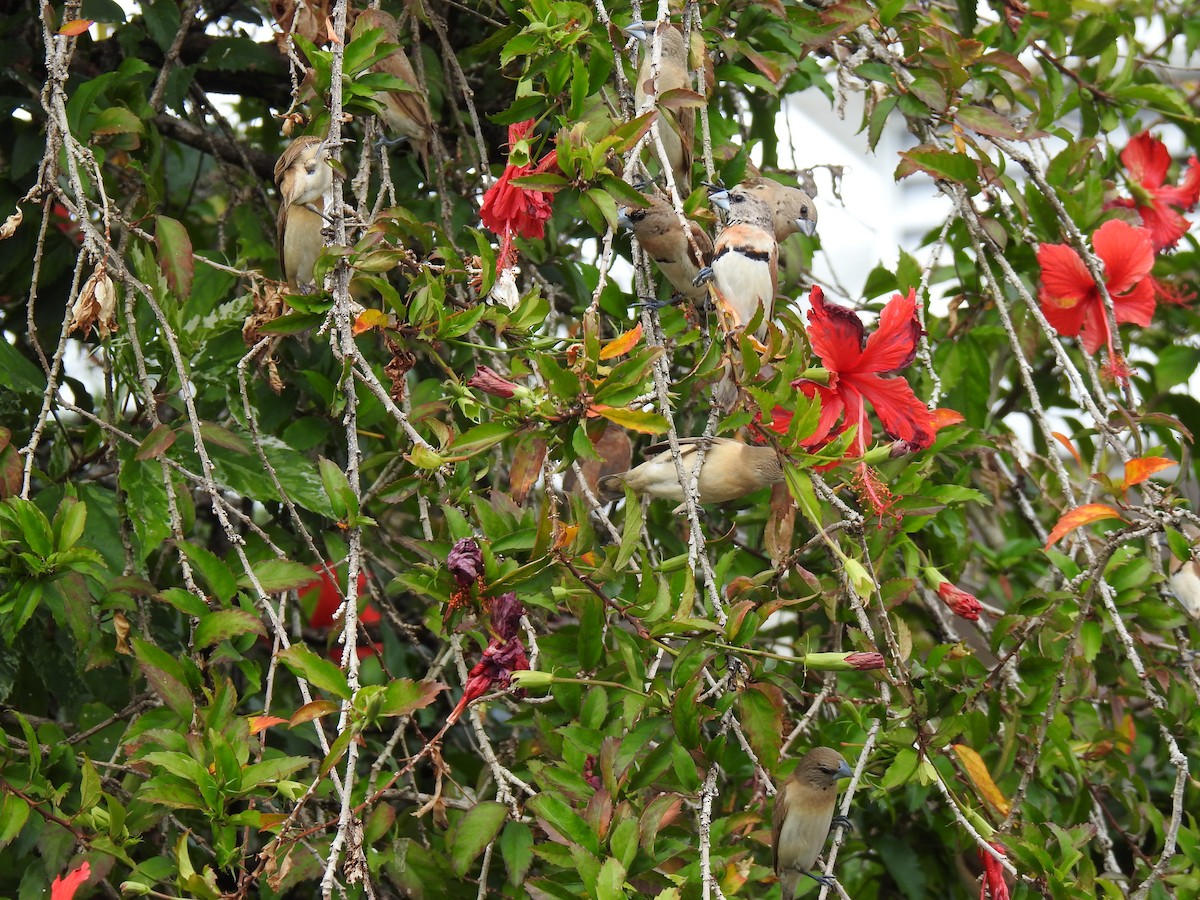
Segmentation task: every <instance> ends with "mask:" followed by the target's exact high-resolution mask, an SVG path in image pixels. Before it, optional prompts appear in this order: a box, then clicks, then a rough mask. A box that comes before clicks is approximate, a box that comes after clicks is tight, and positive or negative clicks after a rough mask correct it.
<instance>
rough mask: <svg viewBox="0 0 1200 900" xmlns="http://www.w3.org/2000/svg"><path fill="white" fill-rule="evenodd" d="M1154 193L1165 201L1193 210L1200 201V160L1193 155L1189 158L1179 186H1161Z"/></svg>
mask: <svg viewBox="0 0 1200 900" xmlns="http://www.w3.org/2000/svg"><path fill="white" fill-rule="evenodd" d="M1154 195H1155V196H1156V197H1157V198H1158V199H1159V200H1162V201H1163V202H1164V203H1169V204H1171V205H1172V206H1178V207H1180V208H1181V209H1185V210H1188V211H1191V210H1192V209H1195V207H1196V203H1197V202H1200V160H1198V159H1196V157H1194V156H1193V157H1192V158H1191V159H1189V160H1188V164H1187V171H1185V172H1184V173H1183V181H1181V182H1180V183H1179V185H1178V187H1171V186H1170V185H1168V186H1166V187H1161V188H1159V189H1158V190H1157V191H1155V192H1154Z"/></svg>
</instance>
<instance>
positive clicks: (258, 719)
mask: <svg viewBox="0 0 1200 900" xmlns="http://www.w3.org/2000/svg"><path fill="white" fill-rule="evenodd" d="M286 722H287V719H281V718H279V716H251V717H250V733H251V734H258V733H259V732H260V731H266V730H267V729H268V728H270V727H271V726H272V725H283V724H284V723H286Z"/></svg>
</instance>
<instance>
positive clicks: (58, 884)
mask: <svg viewBox="0 0 1200 900" xmlns="http://www.w3.org/2000/svg"><path fill="white" fill-rule="evenodd" d="M91 874H92V865H91V863H89V862H88V861H87V860H84V862H83V865H81V866H80V867H79V868H78V869H75V870H74V871H73V872H68V873H67V874H66V875H60V876H58V877H57V878H55V879H54V880H53V881H52V882H50V900H71V898H73V897H74V896H75V892H76V891H77V890H79V888H80V887H81V886H82V885H83V883H84V882H85V881H87V880H88V878H89V876H91Z"/></svg>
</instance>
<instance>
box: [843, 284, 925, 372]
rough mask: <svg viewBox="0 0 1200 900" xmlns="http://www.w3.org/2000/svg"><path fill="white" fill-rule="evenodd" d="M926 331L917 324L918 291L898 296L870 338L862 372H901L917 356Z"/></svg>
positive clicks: (893, 299)
mask: <svg viewBox="0 0 1200 900" xmlns="http://www.w3.org/2000/svg"><path fill="white" fill-rule="evenodd" d="M922 334H924V332H923V331H922V330H921V323H920V322H918V321H917V292H916V290H914V289H911V288H910V289H909V291H908V296H907V297H901V296H900V295H899V294H895V295H894V296H893V297H892V299H891V300H889V301H888V302H887V306H885V307H884V308H883V313H882V314H881V315H880V316H879V327H878V328H876V329H875V331H874V333H873V334H872V335H871V336H870V337H869V338H867V346H866V347H865V348H864V349H863V354H862V359H863V361H862V364H860V365H859V367H858V371H860V372H880V373H883V372H898V371H899V370H900V369H904V368H907V367H908V365H909V364H910V363H912V361H913V359H915V358H916V355H917V341H918V340H920V338H921V335H922Z"/></svg>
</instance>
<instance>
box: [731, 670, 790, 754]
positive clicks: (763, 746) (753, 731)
mask: <svg viewBox="0 0 1200 900" xmlns="http://www.w3.org/2000/svg"><path fill="white" fill-rule="evenodd" d="M737 697H738V712H739V715H738V720H739V721H740V722H741V723H742V727H743V728H744V729H745V730H746V738H747V740H749V741H750V746H751V748H753V750H754V753H755V755H757V756H758V758H759V759H778V758H779V751H780V748H781V747H782V746H783V710H784V700H783V695H782V694H781V693H780V691H779V688H777V687H775V686H773V685H767V684H757V683H756V684H749V685H747V686H746V689H745V690H743V691H740V692H739V693H738V695H737Z"/></svg>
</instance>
